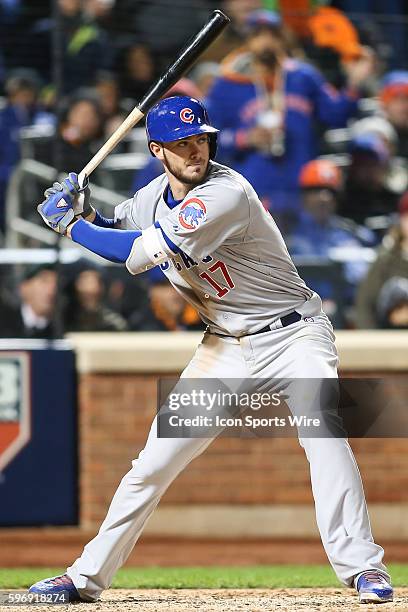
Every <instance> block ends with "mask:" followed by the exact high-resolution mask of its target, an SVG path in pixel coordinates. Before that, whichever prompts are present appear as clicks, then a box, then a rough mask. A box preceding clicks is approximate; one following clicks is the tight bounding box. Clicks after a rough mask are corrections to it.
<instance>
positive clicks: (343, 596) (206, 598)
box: [1, 588, 408, 612]
mask: <svg viewBox="0 0 408 612" xmlns="http://www.w3.org/2000/svg"><path fill="white" fill-rule="evenodd" d="M68 609H69V610H70V611H72V612H93V611H95V612H104V611H105V610H106V611H107V612H110V611H112V612H119V611H120V612H131V611H132V612H133V611H134V610H137V612H153V611H154V612H157V611H158V610H160V612H162V611H163V612H189V611H194V610H199V611H200V612H225V611H226V610H227V611H228V612H243V611H245V612H265V611H267V610H268V611H275V610H277V611H279V612H284V611H290V612H293V611H296V610H300V611H303V612H335V611H337V612H338V611H342V610H343V611H344V612H357V611H359V612H363V611H364V612H369V611H370V612H372V611H373V610H376V612H386V611H387V610H388V611H389V612H391V611H394V610H406V611H408V589H407V588H406V589H398V591H397V594H396V598H395V601H394V602H392V603H389V604H382V605H381V606H380V608H379V607H378V606H377V605H365V606H361V604H359V603H358V602H357V598H356V594H355V591H354V590H353V589H346V588H338V589H273V590H267V589H242V590H236V589H234V590H232V589H223V590H205V589H199V590H197V589H168V590H167V589H166V590H164V589H154V590H150V589H141V590H124V589H117V590H116V589H113V590H111V591H107V592H106V593H104V595H103V597H102V599H101V600H100V601H98V602H96V603H94V604H72V605H71V606H65V605H63V606H55V605H54V606H40V605H35V606H18V607H15V606H13V607H12V606H5V607H2V608H1V610H2V612H3V611H7V612H15V611H16V610H20V612H33V611H36V612H50V611H51V610H54V612H57V611H58V610H60V611H61V612H63V611H66V610H68Z"/></svg>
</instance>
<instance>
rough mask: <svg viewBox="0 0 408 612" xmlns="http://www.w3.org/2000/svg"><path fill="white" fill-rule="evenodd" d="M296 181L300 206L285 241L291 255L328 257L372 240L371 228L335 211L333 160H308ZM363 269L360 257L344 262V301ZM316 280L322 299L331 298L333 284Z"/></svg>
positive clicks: (337, 187) (337, 173) (337, 175)
mask: <svg viewBox="0 0 408 612" xmlns="http://www.w3.org/2000/svg"><path fill="white" fill-rule="evenodd" d="M299 184H300V187H301V193H302V203H303V207H302V210H301V212H300V216H299V223H298V225H297V227H296V228H295V230H294V231H293V233H292V234H291V235H290V236H289V238H288V241H287V242H288V248H289V251H290V253H291V254H292V255H295V256H296V255H297V256H303V257H305V256H306V257H321V258H324V259H330V258H331V251H332V249H333V248H336V247H343V248H344V249H345V250H346V249H347V250H348V249H352V250H354V251H355V250H358V249H360V248H361V247H362V246H369V245H371V244H373V242H374V240H375V236H374V235H373V233H372V232H370V230H368V229H366V228H362V227H359V226H357V225H356V224H355V223H353V222H352V221H351V220H349V219H345V218H343V217H339V216H338V215H337V214H336V210H337V200H338V195H339V192H340V190H341V185H342V177H341V173H340V170H339V169H338V168H337V166H335V165H334V164H333V162H331V161H329V160H323V159H317V160H314V161H311V162H308V163H307V164H306V165H305V166H303V168H302V171H301V173H300V178H299ZM366 271H367V264H366V263H365V262H364V261H362V259H361V257H359V258H356V260H354V261H351V262H346V263H345V264H344V276H345V280H346V281H347V283H348V288H349V291H348V295H347V296H346V298H347V301H349V302H351V301H352V298H353V295H354V289H355V287H356V285H357V283H358V282H359V281H360V280H361V278H362V276H363V275H364V274H365V273H366ZM309 282H310V281H309ZM318 284H319V286H317V285H316V283H314V286H313V285H312V286H313V289H315V291H318V292H319V293H320V295H321V297H322V298H323V300H327V299H333V297H334V296H333V287H332V286H330V284H328V283H326V282H321V283H318Z"/></svg>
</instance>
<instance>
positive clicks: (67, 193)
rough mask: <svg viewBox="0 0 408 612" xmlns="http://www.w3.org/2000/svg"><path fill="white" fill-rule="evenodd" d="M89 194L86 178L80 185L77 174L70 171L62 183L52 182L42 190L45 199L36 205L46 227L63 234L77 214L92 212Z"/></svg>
mask: <svg viewBox="0 0 408 612" xmlns="http://www.w3.org/2000/svg"><path fill="white" fill-rule="evenodd" d="M90 195H91V191H90V189H89V181H88V178H86V179H85V184H84V185H83V186H82V187H81V186H80V185H79V182H78V175H77V174H75V173H74V172H71V173H70V174H69V175H68V177H67V178H66V179H64V180H63V182H62V183H54V184H53V186H52V187H50V188H49V189H47V190H46V191H45V192H44V196H45V198H46V199H45V200H44V202H42V203H41V204H39V205H38V206H37V210H38V212H39V213H40V215H41V217H42V218H43V220H44V222H45V224H46V225H48V227H51V229H53V230H54V231H56V232H58V233H60V234H65V233H66V231H67V227H68V226H69V225H70V224H71V223H72V222H73V221H75V218H76V217H77V216H84V217H86V216H87V215H89V214H90V213H91V212H92V207H91V206H90V204H89V200H90Z"/></svg>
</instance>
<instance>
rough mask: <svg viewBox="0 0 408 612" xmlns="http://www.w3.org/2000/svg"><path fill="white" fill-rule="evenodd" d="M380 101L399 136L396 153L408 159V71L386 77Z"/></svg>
mask: <svg viewBox="0 0 408 612" xmlns="http://www.w3.org/2000/svg"><path fill="white" fill-rule="evenodd" d="M380 100H381V102H382V106H383V110H384V114H385V117H386V118H387V119H388V121H390V123H391V124H392V125H393V127H394V128H395V130H396V132H397V135H398V143H397V150H396V153H397V155H400V156H401V157H405V158H408V71H403V70H396V71H394V72H390V73H388V74H387V75H386V76H385V77H384V80H383V83H382V88H381V91H380Z"/></svg>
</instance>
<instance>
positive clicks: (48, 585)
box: [28, 574, 82, 601]
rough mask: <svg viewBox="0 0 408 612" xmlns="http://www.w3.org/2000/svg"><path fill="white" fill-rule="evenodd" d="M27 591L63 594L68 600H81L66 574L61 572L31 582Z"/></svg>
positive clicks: (39, 593)
mask: <svg viewBox="0 0 408 612" xmlns="http://www.w3.org/2000/svg"><path fill="white" fill-rule="evenodd" d="M28 592H29V593H37V594H38V595H50V596H51V595H54V596H57V595H62V594H64V596H65V598H68V601H82V600H81V597H80V596H79V593H78V591H77V590H76V588H75V585H74V583H73V582H72V580H71V578H70V577H69V576H68V574H62V576H53V577H52V578H46V579H45V580H40V582H36V583H35V584H33V586H31V587H30V588H29V590H28Z"/></svg>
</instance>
